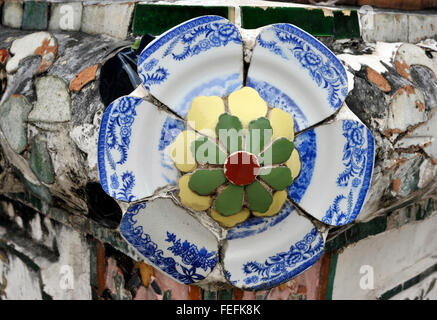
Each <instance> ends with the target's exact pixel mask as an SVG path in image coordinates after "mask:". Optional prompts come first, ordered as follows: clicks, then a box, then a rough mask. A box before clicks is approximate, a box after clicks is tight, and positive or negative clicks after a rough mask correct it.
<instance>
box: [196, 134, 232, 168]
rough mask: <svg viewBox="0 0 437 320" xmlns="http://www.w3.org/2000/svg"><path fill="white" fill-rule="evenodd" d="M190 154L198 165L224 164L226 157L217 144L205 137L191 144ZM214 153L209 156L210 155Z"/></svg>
mask: <svg viewBox="0 0 437 320" xmlns="http://www.w3.org/2000/svg"><path fill="white" fill-rule="evenodd" d="M191 152H192V153H193V155H194V158H195V159H196V161H197V162H199V163H209V164H224V163H225V161H226V158H227V157H228V156H227V154H226V153H224V152H223V151H222V150H221V149H220V148H219V146H218V145H217V144H215V143H214V142H212V141H211V140H209V139H208V138H207V137H200V138H199V139H197V140H196V141H194V142H193V143H192V144H191ZM211 152H212V153H215V156H214V155H210V153H211Z"/></svg>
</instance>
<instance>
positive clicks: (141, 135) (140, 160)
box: [98, 96, 185, 202]
mask: <svg viewBox="0 0 437 320" xmlns="http://www.w3.org/2000/svg"><path fill="white" fill-rule="evenodd" d="M184 130H185V124H184V122H183V121H181V120H179V119H177V118H176V117H174V116H173V115H171V114H169V113H166V112H165V111H162V110H159V109H158V108H157V107H155V106H154V105H152V104H151V103H150V102H147V101H144V100H142V99H141V98H136V97H132V96H124V97H121V98H119V99H117V100H115V101H114V102H113V103H112V104H110V105H109V106H108V108H107V109H106V110H105V113H104V115H103V118H102V123H101V126H100V132H99V140H98V168H99V176H100V182H101V184H102V187H103V189H104V190H105V191H106V193H108V194H109V195H110V196H112V197H113V198H115V199H118V200H121V201H127V202H130V201H134V200H139V199H142V198H144V197H148V196H151V195H153V194H154V193H155V192H156V191H157V190H158V189H161V188H164V187H166V186H170V185H174V186H175V185H177V179H178V178H179V176H180V173H179V171H178V170H177V169H176V167H175V165H174V161H173V160H172V159H171V157H170V154H171V153H170V149H171V144H172V143H173V142H174V141H175V139H176V137H177V136H178V135H179V134H180V133H181V132H182V131H184ZM145 137H147V138H145Z"/></svg>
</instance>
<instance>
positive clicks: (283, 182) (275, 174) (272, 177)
mask: <svg viewBox="0 0 437 320" xmlns="http://www.w3.org/2000/svg"><path fill="white" fill-rule="evenodd" d="M259 177H260V179H261V180H263V181H264V182H265V183H267V184H268V185H269V186H270V187H272V188H273V189H275V190H284V189H285V188H287V187H288V186H289V185H290V184H291V183H292V182H293V177H292V176H291V170H290V169H289V168H284V167H279V168H264V169H262V170H260V174H259Z"/></svg>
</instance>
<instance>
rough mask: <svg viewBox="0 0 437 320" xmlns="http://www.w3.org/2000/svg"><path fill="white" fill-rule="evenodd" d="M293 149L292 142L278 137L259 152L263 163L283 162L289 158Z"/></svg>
mask: <svg viewBox="0 0 437 320" xmlns="http://www.w3.org/2000/svg"><path fill="white" fill-rule="evenodd" d="M293 149H294V144H293V142H291V141H290V140H288V139H287V138H279V139H276V140H275V141H273V143H272V145H271V146H270V147H268V148H266V150H264V151H263V152H262V153H261V158H262V159H263V163H264V164H265V165H269V164H279V163H283V162H285V161H287V160H288V159H289V158H290V155H291V152H292V151H293ZM270 155H271V156H270ZM269 158H270V159H269Z"/></svg>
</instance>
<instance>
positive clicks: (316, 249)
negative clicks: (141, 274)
mask: <svg viewBox="0 0 437 320" xmlns="http://www.w3.org/2000/svg"><path fill="white" fill-rule="evenodd" d="M258 31H259V34H258V36H257V38H256V43H255V47H254V49H253V52H252V55H251V57H250V64H249V67H248V69H247V71H245V70H246V69H245V68H243V42H242V38H241V35H240V32H239V30H238V29H237V28H236V27H235V26H234V25H233V24H232V23H230V22H229V21H228V20H226V19H224V18H221V17H218V16H203V17H199V18H195V19H192V20H189V21H187V22H185V23H182V24H181V25H178V26H176V27H174V28H173V29H171V30H169V31H167V32H166V33H164V34H163V35H161V36H160V37H158V38H157V39H155V40H154V41H153V42H151V43H150V44H149V45H148V46H147V47H146V48H145V49H144V50H143V52H142V53H141V55H140V58H139V61H138V74H139V76H140V78H141V80H142V82H143V83H142V86H143V88H145V89H146V90H147V91H148V92H149V93H150V95H152V96H153V97H154V98H155V99H156V100H158V101H159V102H160V104H159V106H155V105H154V104H153V103H152V102H150V101H152V100H151V99H147V98H144V99H143V97H142V96H139V95H138V94H137V92H138V90H136V91H135V92H134V93H132V94H131V95H128V96H124V97H121V98H119V99H117V100H115V101H114V102H113V103H112V104H111V105H110V106H109V107H108V108H107V109H106V111H105V114H104V116H103V119H102V123H101V128H100V135H99V145H98V157H99V159H98V164H99V174H100V181H101V184H102V187H103V189H104V190H105V191H106V192H107V193H108V194H109V195H111V196H112V197H114V198H115V199H117V200H121V201H125V202H128V203H131V204H130V207H129V209H128V210H127V212H126V213H125V214H124V216H123V219H122V222H121V225H120V232H121V234H122V235H123V237H124V238H125V239H126V240H127V242H128V243H130V244H131V245H132V246H133V247H134V248H135V249H136V250H137V251H138V252H139V253H140V254H141V255H142V256H143V257H144V258H145V259H146V261H147V262H148V263H151V264H152V265H154V266H155V267H157V268H159V269H160V270H162V271H163V272H165V273H167V274H168V275H170V276H171V277H173V278H174V279H176V280H177V281H179V282H181V283H185V284H191V283H197V282H199V281H202V280H204V281H208V279H207V277H208V275H209V274H210V273H211V272H212V270H215V269H217V272H222V276H223V278H224V279H226V280H227V281H228V282H229V283H231V284H233V285H235V286H237V287H240V288H243V289H251V290H259V289H264V288H269V287H272V286H275V285H279V284H280V283H283V282H285V281H287V280H289V279H291V278H292V277H294V276H296V275H297V274H299V273H301V272H303V271H304V270H306V269H307V268H309V267H310V266H312V265H313V264H314V263H315V262H316V261H317V260H318V259H319V257H320V256H321V254H322V252H323V247H324V240H325V236H326V233H321V232H320V231H319V230H318V228H317V227H316V226H315V225H314V224H313V223H312V219H311V217H310V216H312V217H313V218H315V219H317V220H319V221H321V222H322V223H325V224H327V225H332V226H341V225H344V224H347V223H350V222H352V221H353V220H354V219H355V218H356V217H357V215H358V214H359V212H360V210H361V208H362V206H363V203H364V201H365V198H366V194H367V191H368V189H369V186H370V179H371V176H372V170H373V161H374V140H373V137H372V135H371V133H370V131H369V130H368V129H367V128H366V127H365V126H364V125H363V124H362V123H361V122H360V121H359V119H358V118H356V117H349V118H348V119H342V118H341V117H340V116H337V117H336V118H335V119H334V120H333V121H330V122H323V120H325V119H326V118H328V117H330V116H331V115H333V114H334V113H335V112H336V111H337V110H338V109H339V108H341V107H342V105H343V102H344V99H345V97H346V95H347V93H348V87H347V77H346V71H345V69H344V67H343V65H342V64H341V62H340V61H339V60H338V59H337V58H336V57H335V55H334V54H333V53H332V52H331V51H330V50H329V49H327V48H326V47H325V46H324V45H323V44H322V43H321V42H319V41H318V40H317V39H315V38H314V37H312V36H311V35H309V34H308V33H306V32H305V31H303V30H301V29H299V28H297V27H295V26H293V25H290V24H274V25H269V26H266V27H264V28H261V29H259V30H258ZM246 52H247V50H246ZM246 58H247V57H246ZM153 101H155V100H153ZM219 252H220V254H221V259H219V258H218V255H219ZM218 264H221V265H222V267H221V268H219V266H218Z"/></svg>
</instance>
